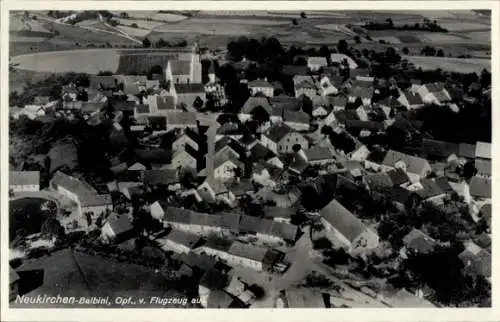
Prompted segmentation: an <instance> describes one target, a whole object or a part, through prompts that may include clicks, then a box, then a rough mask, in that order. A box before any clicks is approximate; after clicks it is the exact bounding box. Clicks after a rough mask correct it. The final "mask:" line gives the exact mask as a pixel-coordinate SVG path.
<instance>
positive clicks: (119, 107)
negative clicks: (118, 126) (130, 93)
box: [109, 99, 135, 111]
mask: <svg viewBox="0 0 500 322" xmlns="http://www.w3.org/2000/svg"><path fill="white" fill-rule="evenodd" d="M109 102H110V105H111V106H112V107H113V109H114V110H115V111H133V110H134V107H135V102H134V101H126V100H119V99H110V100H109Z"/></svg>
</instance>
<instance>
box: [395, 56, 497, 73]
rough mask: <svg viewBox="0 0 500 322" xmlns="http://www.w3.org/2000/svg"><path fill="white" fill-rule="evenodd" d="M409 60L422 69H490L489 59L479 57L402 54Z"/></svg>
mask: <svg viewBox="0 0 500 322" xmlns="http://www.w3.org/2000/svg"><path fill="white" fill-rule="evenodd" d="M403 58H405V59H407V60H408V61H409V62H411V63H413V64H415V66H416V67H417V68H418V67H420V68H422V69H423V70H432V69H437V68H441V69H442V70H445V71H450V72H460V73H481V71H482V70H483V69H484V68H486V69H487V70H491V60H489V59H479V58H468V59H461V58H448V57H425V56H404V57H403Z"/></svg>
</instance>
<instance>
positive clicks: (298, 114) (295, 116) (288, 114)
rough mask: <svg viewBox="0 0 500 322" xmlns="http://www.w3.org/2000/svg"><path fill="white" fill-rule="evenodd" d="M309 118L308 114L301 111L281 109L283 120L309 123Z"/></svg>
mask: <svg viewBox="0 0 500 322" xmlns="http://www.w3.org/2000/svg"><path fill="white" fill-rule="evenodd" d="M309 119H310V117H309V115H308V114H307V113H305V112H302V111H290V110H284V111H283V120H284V121H285V122H290V123H303V124H309Z"/></svg>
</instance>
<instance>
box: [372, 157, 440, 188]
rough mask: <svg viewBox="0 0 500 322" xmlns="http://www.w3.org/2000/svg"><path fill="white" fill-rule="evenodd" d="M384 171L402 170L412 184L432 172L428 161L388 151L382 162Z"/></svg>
mask: <svg viewBox="0 0 500 322" xmlns="http://www.w3.org/2000/svg"><path fill="white" fill-rule="evenodd" d="M382 168H383V169H385V170H392V169H396V168H399V169H403V170H404V171H405V172H406V173H407V174H408V177H409V178H410V180H411V181H412V182H416V181H419V180H420V179H423V178H425V177H426V176H427V175H429V174H430V173H431V172H432V168H431V166H430V164H429V161H427V160H426V159H423V158H419V157H415V156H412V155H408V154H405V153H402V152H397V151H394V150H389V151H387V153H386V154H385V157H384V159H383V161H382Z"/></svg>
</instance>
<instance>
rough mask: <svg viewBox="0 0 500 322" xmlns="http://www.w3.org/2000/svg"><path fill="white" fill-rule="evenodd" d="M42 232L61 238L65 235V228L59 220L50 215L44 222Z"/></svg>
mask: <svg viewBox="0 0 500 322" xmlns="http://www.w3.org/2000/svg"><path fill="white" fill-rule="evenodd" d="M41 233H42V235H43V236H45V237H47V238H54V237H56V238H59V237H62V236H64V228H63V227H62V226H61V224H60V223H59V220H57V219H55V218H54V217H53V216H50V217H48V218H47V219H46V220H45V221H44V222H43V224H42V227H41Z"/></svg>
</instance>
